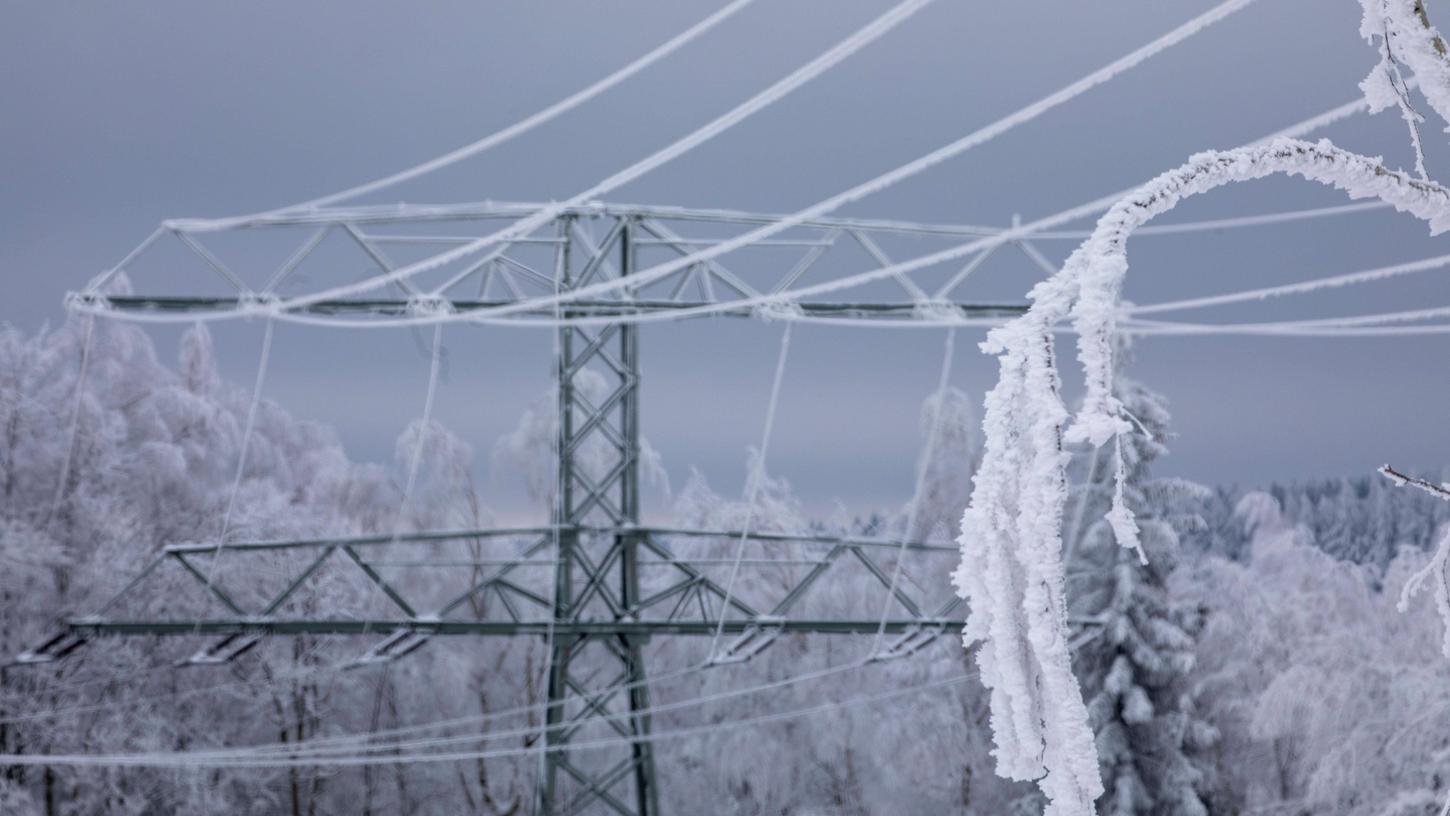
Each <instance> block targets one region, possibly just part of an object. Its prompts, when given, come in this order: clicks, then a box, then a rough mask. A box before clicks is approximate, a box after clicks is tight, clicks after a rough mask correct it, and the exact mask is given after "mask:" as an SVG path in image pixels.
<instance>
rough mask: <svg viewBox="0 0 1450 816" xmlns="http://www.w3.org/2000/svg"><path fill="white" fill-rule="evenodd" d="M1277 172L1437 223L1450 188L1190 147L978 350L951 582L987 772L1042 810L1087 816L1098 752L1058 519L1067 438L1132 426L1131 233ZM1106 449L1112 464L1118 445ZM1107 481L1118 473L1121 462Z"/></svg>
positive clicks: (1125, 525) (1128, 526) (1263, 149)
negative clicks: (984, 733)
mask: <svg viewBox="0 0 1450 816" xmlns="http://www.w3.org/2000/svg"><path fill="white" fill-rule="evenodd" d="M1276 173H1283V174H1287V175H1297V176H1302V177H1304V178H1306V179H1309V180H1312V181H1317V182H1319V183H1321V184H1325V185H1329V186H1332V187H1336V188H1339V189H1341V190H1344V191H1345V192H1347V193H1348V194H1349V195H1350V197H1351V198H1379V199H1381V200H1383V201H1385V202H1386V203H1388V204H1390V205H1392V206H1394V207H1395V208H1396V209H1399V210H1403V211H1406V212H1409V213H1411V214H1413V215H1415V216H1417V217H1419V218H1421V219H1423V220H1425V221H1428V222H1429V223H1430V227H1431V231H1432V232H1433V233H1438V232H1441V231H1444V230H1445V229H1447V228H1450V190H1446V189H1445V188H1443V187H1440V186H1439V185H1437V184H1433V183H1430V182H1427V181H1423V180H1418V179H1415V178H1412V177H1410V176H1408V175H1406V174H1403V173H1397V172H1394V171H1391V170H1387V169H1386V168H1385V167H1384V166H1383V165H1382V164H1381V163H1380V162H1379V160H1378V159H1371V158H1367V157H1364V156H1359V155H1356V154H1354V153H1349V152H1346V151H1343V150H1340V149H1339V148H1337V147H1335V146H1334V145H1332V144H1330V143H1329V142H1327V141H1325V142H1319V143H1318V144H1310V143H1307V142H1302V141H1296V140H1290V139H1280V140H1275V141H1273V142H1270V143H1267V144H1263V145H1257V146H1251V147H1244V148H1239V149H1237V150H1230V151H1222V152H1209V153H1201V154H1198V155H1195V156H1193V157H1192V158H1190V159H1189V161H1188V163H1187V164H1185V165H1183V166H1182V167H1179V168H1177V169H1175V170H1171V171H1169V172H1167V173H1164V174H1163V175H1161V176H1159V177H1158V178H1156V179H1154V180H1152V181H1150V182H1149V183H1148V184H1145V185H1144V186H1142V187H1141V188H1139V189H1138V190H1137V191H1135V192H1134V193H1132V194H1130V195H1129V196H1127V197H1126V198H1124V199H1122V200H1121V201H1119V202H1118V203H1117V204H1115V205H1114V206H1113V207H1112V208H1111V209H1109V210H1108V212H1107V213H1106V214H1105V215H1104V216H1103V217H1102V219H1101V220H1099V222H1098V224H1097V227H1096V228H1095V229H1094V231H1093V234H1092V235H1091V236H1090V237H1089V238H1088V239H1087V240H1086V241H1085V242H1084V243H1083V244H1082V245H1081V246H1080V247H1079V248H1078V249H1077V250H1076V251H1075V252H1074V253H1073V254H1072V256H1071V257H1069V258H1068V260H1067V262H1066V263H1065V264H1064V265H1063V267H1062V269H1061V270H1059V271H1058V272H1057V273H1056V274H1055V275H1053V276H1051V277H1050V278H1048V279H1047V280H1045V281H1043V282H1041V283H1039V284H1038V285H1037V286H1035V287H1034V288H1033V289H1032V292H1031V293H1030V294H1029V297H1030V298H1031V299H1032V301H1033V303H1032V306H1031V308H1030V309H1029V310H1028V311H1027V313H1026V314H1024V315H1022V316H1021V317H1019V318H1017V319H1016V320H1014V321H1012V322H1011V323H1008V324H1006V325H1004V326H1001V327H999V328H997V329H994V330H993V331H992V332H991V333H990V334H989V335H988V337H987V341H986V342H985V343H984V344H983V349H984V350H985V351H987V352H988V353H992V354H996V355H997V356H998V364H999V369H1000V374H999V379H998V382H997V385H996V386H995V387H994V388H993V389H992V391H991V392H990V393H988V395H987V399H986V411H985V415H984V418H983V428H984V430H985V449H984V456H983V460H982V464H981V466H980V468H979V470H978V471H977V475H976V477H975V478H974V484H975V487H974V490H973V494H972V500H971V504H970V506H969V507H968V508H967V511H966V513H965V514H964V515H963V518H962V536H961V538H960V539H959V540H960V543H961V546H962V562H961V566H960V567H959V569H958V570H957V572H956V574H955V576H954V581H955V583H956V586H957V589H958V591H959V593H960V594H961V596H962V597H963V598H965V599H966V600H967V601H968V602H969V605H970V612H969V615H968V618H967V625H966V628H965V631H964V633H963V638H964V641H965V642H966V643H967V644H968V645H971V644H974V643H977V642H980V643H981V649H980V651H979V652H978V655H977V660H978V662H979V664H980V666H981V670H982V672H981V675H982V681H983V683H984V685H986V686H987V687H988V688H989V689H990V690H991V725H992V731H993V735H994V739H995V741H996V748H995V750H994V754H995V756H996V758H997V763H998V773H1000V774H1001V775H1003V776H1006V777H1008V778H1012V779H1040V784H1041V787H1042V789H1043V792H1044V793H1046V795H1047V797H1048V799H1049V807H1048V811H1047V812H1048V814H1050V815H1051V816H1082V815H1083V814H1090V813H1092V807H1093V800H1094V799H1096V798H1097V796H1098V795H1100V793H1101V792H1102V781H1101V778H1100V775H1099V771H1098V758H1097V752H1096V749H1095V747H1094V742H1093V735H1092V731H1091V729H1090V728H1089V723H1088V718H1087V712H1086V707H1085V706H1084V704H1083V699H1082V692H1081V690H1080V688H1079V686H1078V683H1077V680H1076V678H1075V677H1074V676H1073V673H1072V668H1071V663H1070V657H1071V656H1070V654H1069V650H1068V631H1067V617H1066V612H1065V606H1066V602H1065V595H1066V593H1065V577H1064V569H1063V564H1062V538H1061V524H1062V512H1063V504H1064V501H1065V498H1066V466H1067V459H1068V456H1067V454H1066V453H1065V452H1064V451H1063V443H1064V442H1065V441H1068V442H1071V441H1085V442H1089V443H1091V444H1093V445H1101V444H1103V443H1104V442H1107V441H1109V440H1110V439H1113V438H1114V437H1115V436H1117V435H1118V434H1121V433H1123V432H1125V431H1130V430H1131V428H1132V423H1131V422H1130V420H1129V419H1128V418H1127V417H1126V415H1125V413H1124V411H1123V410H1122V406H1121V405H1120V404H1119V403H1118V400H1117V399H1116V398H1115V397H1114V396H1113V336H1114V331H1115V328H1116V321H1117V318H1118V314H1119V311H1120V305H1119V295H1120V292H1121V289H1122V282H1123V277H1124V275H1125V274H1126V273H1127V269H1128V260H1127V250H1126V246H1127V240H1128V237H1129V236H1131V235H1132V233H1133V231H1134V230H1135V229H1137V228H1138V227H1140V226H1142V225H1143V224H1145V223H1147V222H1148V221H1150V220H1152V219H1153V218H1154V217H1155V216H1157V215H1159V214H1161V213H1164V212H1167V211H1169V210H1171V209H1173V207H1175V206H1177V204H1178V203H1179V202H1180V201H1182V200H1183V199H1185V198H1187V197H1189V196H1192V195H1197V194H1199V193H1204V192H1208V191H1210V190H1213V189H1215V188H1217V187H1220V186H1223V185H1225V184H1228V183H1230V182H1235V181H1248V180H1251V179H1257V178H1262V177H1264V176H1268V175H1272V174H1276ZM1067 319H1071V320H1072V321H1073V325H1074V328H1075V329H1076V331H1077V333H1078V358H1079V360H1080V361H1081V363H1082V365H1083V368H1084V370H1085V373H1086V385H1087V393H1086V396H1085V397H1084V400H1083V407H1082V410H1081V411H1080V412H1079V414H1078V415H1077V417H1076V418H1075V420H1074V421H1073V423H1072V425H1071V427H1069V428H1068V429H1067V430H1066V431H1065V432H1064V430H1063V428H1064V425H1065V423H1066V422H1067V419H1068V413H1067V410H1066V408H1065V407H1064V405H1063V402H1062V399H1061V397H1060V395H1059V379H1058V374H1057V368H1056V365H1055V362H1054V359H1053V357H1054V349H1053V331H1054V329H1055V327H1056V326H1057V325H1058V324H1059V323H1060V322H1061V321H1063V320H1067ZM1119 455H1121V453H1120V451H1119ZM1119 473H1121V469H1119ZM1120 508H1121V502H1120V501H1115V507H1114V508H1113V510H1112V512H1110V514H1109V519H1110V521H1111V522H1112V525H1113V528H1114V532H1115V534H1116V535H1117V538H1118V541H1119V543H1120V544H1122V545H1124V546H1130V547H1131V546H1134V545H1135V544H1136V542H1137V527H1136V523H1135V522H1134V520H1133V517H1132V514H1131V513H1129V512H1127V511H1126V509H1120Z"/></svg>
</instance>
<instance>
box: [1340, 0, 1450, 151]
mask: <svg viewBox="0 0 1450 816" xmlns="http://www.w3.org/2000/svg"><path fill="white" fill-rule="evenodd" d="M1360 5H1361V6H1362V7H1363V9H1364V16H1363V18H1361V20H1360V25H1359V33H1360V36H1362V37H1364V38H1365V40H1367V41H1368V42H1371V43H1373V42H1374V41H1375V40H1379V46H1380V61H1379V64H1378V65H1376V66H1375V67H1374V70H1372V71H1370V73H1369V76H1367V77H1365V79H1364V81H1363V82H1361V83H1360V86H1359V87H1360V89H1361V90H1363V91H1364V95H1365V99H1366V100H1368V101H1369V108H1370V112H1371V113H1378V112H1379V111H1382V110H1385V109H1386V108H1389V107H1392V106H1396V105H1402V106H1407V105H1408V100H1407V99H1406V94H1407V93H1408V89H1407V88H1406V87H1405V86H1404V84H1403V81H1402V80H1401V78H1400V70H1399V65H1400V64H1401V63H1403V64H1404V65H1406V66H1408V67H1409V69H1410V71H1411V72H1412V73H1414V75H1415V78H1416V79H1417V80H1419V82H1420V93H1422V94H1424V95H1425V99H1426V101H1428V102H1429V103H1430V107H1432V108H1434V109H1435V112H1436V113H1438V114H1440V118H1441V119H1444V120H1445V121H1446V122H1447V123H1450V60H1447V58H1446V50H1445V49H1446V46H1445V41H1444V39H1442V38H1441V37H1440V32H1438V31H1436V30H1435V27H1434V26H1433V25H1431V24H1430V19H1429V17H1427V16H1426V14H1425V8H1424V5H1423V0H1360Z"/></svg>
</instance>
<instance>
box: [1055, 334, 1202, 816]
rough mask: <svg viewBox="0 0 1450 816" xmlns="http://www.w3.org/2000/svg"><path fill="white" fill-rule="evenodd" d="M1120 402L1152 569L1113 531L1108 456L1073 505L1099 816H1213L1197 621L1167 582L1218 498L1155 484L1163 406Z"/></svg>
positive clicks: (1133, 505) (1129, 482) (1086, 467)
mask: <svg viewBox="0 0 1450 816" xmlns="http://www.w3.org/2000/svg"><path fill="white" fill-rule="evenodd" d="M1119 359H1120V360H1121V359H1122V355H1121V353H1120V357H1119ZM1115 393H1116V396H1117V398H1118V399H1119V401H1120V402H1121V403H1122V405H1123V407H1124V408H1125V410H1126V412H1127V413H1128V414H1129V415H1131V416H1132V417H1134V419H1135V423H1136V429H1135V430H1136V432H1135V433H1132V434H1129V435H1126V436H1124V437H1123V438H1122V446H1123V451H1122V461H1123V467H1124V470H1125V473H1124V476H1125V478H1124V479H1123V482H1122V489H1123V491H1124V497H1123V498H1124V502H1125V505H1126V506H1127V508H1128V509H1129V510H1130V511H1132V513H1133V514H1134V517H1135V518H1136V520H1137V523H1138V529H1139V531H1140V532H1139V543H1140V546H1141V547H1142V549H1143V553H1144V555H1146V557H1147V561H1146V563H1144V562H1142V561H1140V560H1139V559H1138V557H1137V556H1136V554H1135V553H1134V552H1133V551H1131V550H1128V549H1125V548H1123V547H1120V546H1118V543H1117V541H1116V540H1115V537H1114V533H1113V530H1112V528H1111V525H1110V524H1109V523H1108V522H1107V520H1106V516H1107V514H1108V512H1109V511H1110V509H1111V507H1112V503H1113V497H1114V492H1115V490H1116V485H1115V480H1114V478H1113V475H1114V474H1113V472H1112V469H1111V468H1109V467H1107V466H1106V464H1105V463H1106V460H1107V457H1104V456H1102V455H1101V451H1100V449H1090V450H1085V451H1082V452H1080V454H1079V456H1078V457H1077V459H1078V461H1077V463H1076V464H1077V465H1078V469H1080V471H1081V475H1080V479H1081V480H1082V481H1081V483H1080V484H1078V485H1077V486H1076V487H1075V488H1074V489H1073V492H1072V494H1071V496H1070V498H1069V501H1068V507H1067V513H1066V519H1068V521H1067V524H1068V529H1067V530H1065V532H1064V538H1065V541H1066V543H1067V546H1068V547H1069V552H1070V553H1071V555H1070V557H1069V558H1068V561H1067V567H1068V575H1069V581H1070V584H1069V594H1068V597H1069V602H1070V603H1071V608H1072V610H1073V612H1074V616H1075V617H1076V618H1077V619H1078V620H1079V621H1082V622H1083V623H1084V624H1085V625H1086V627H1087V629H1086V631H1085V632H1084V634H1082V635H1081V636H1080V639H1079V641H1078V648H1077V650H1076V651H1075V653H1074V656H1073V668H1074V671H1076V673H1077V675H1078V678H1079V679H1080V681H1081V682H1082V684H1083V691H1084V694H1085V696H1086V699H1087V707H1088V715H1089V717H1090V718H1091V721H1092V726H1093V732H1094V734H1095V735H1096V738H1097V740H1096V741H1097V748H1098V758H1099V762H1100V763H1101V766H1102V774H1103V785H1104V788H1105V792H1104V793H1103V797H1102V798H1101V799H1100V800H1099V804H1098V812H1099V813H1101V814H1112V816H1129V815H1130V814H1149V813H1152V814H1164V816H1201V814H1206V813H1207V812H1208V811H1207V809H1206V806H1205V804H1204V799H1205V795H1206V791H1207V790H1208V788H1209V780H1208V779H1207V777H1206V774H1205V766H1206V765H1207V764H1208V763H1207V762H1206V761H1205V760H1204V752H1205V751H1206V750H1207V749H1208V748H1210V747H1211V746H1212V743H1213V741H1214V739H1215V737H1216V732H1215V731H1214V729H1213V728H1212V726H1210V725H1209V724H1208V723H1206V722H1205V721H1203V720H1202V719H1200V718H1199V716H1198V715H1197V713H1196V712H1195V710H1194V704H1193V700H1192V695H1191V694H1190V686H1189V682H1188V679H1189V677H1190V676H1191V673H1192V670H1193V666H1194V631H1195V629H1196V626H1197V621H1196V617H1197V616H1196V611H1195V610H1193V609H1191V608H1189V607H1188V606H1187V605H1185V604H1184V603H1183V602H1182V601H1180V600H1178V599H1176V598H1174V597H1173V596H1172V595H1171V594H1170V593H1169V591H1168V589H1167V576H1168V575H1169V574H1170V573H1171V571H1172V570H1173V569H1174V567H1175V566H1176V565H1177V563H1178V561H1179V532H1180V531H1181V530H1183V529H1185V528H1186V527H1187V526H1189V525H1192V524H1194V523H1196V522H1200V520H1199V519H1198V518H1197V516H1196V514H1195V513H1193V509H1194V507H1193V506H1194V505H1195V504H1197V503H1199V502H1200V501H1201V500H1202V499H1203V498H1205V495H1206V493H1207V491H1206V490H1204V489H1203V488H1200V487H1198V486H1197V485H1193V484H1190V483H1187V482H1183V481H1182V480H1176V479H1154V478H1153V477H1152V474H1151V472H1150V471H1151V466H1152V463H1153V462H1154V460H1156V459H1157V458H1158V457H1160V456H1161V455H1163V453H1165V452H1166V447H1165V445H1164V443H1165V440H1166V439H1167V435H1168V421H1169V415H1168V411H1167V408H1166V406H1165V404H1164V402H1163V399H1162V398H1161V397H1160V396H1159V395H1157V394H1155V393H1154V392H1152V391H1150V390H1149V389H1147V388H1145V387H1144V386H1142V385H1140V384H1139V383H1137V382H1134V381H1132V380H1129V379H1127V378H1125V377H1119V378H1118V379H1117V381H1116V384H1115Z"/></svg>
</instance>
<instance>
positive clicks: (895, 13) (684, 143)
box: [276, 0, 1249, 310]
mask: <svg viewBox="0 0 1450 816" xmlns="http://www.w3.org/2000/svg"><path fill="white" fill-rule="evenodd" d="M1236 1H1237V2H1248V1H1249V0H1236ZM930 2H932V0H902V1H901V2H900V3H898V4H897V5H895V6H893V7H892V8H891V9H889V10H887V11H886V12H885V13H884V14H882V15H881V16H879V17H877V18H876V19H874V20H872V21H871V22H870V23H867V24H866V25H865V26H863V27H862V28H860V29H858V30H857V31H856V32H854V33H852V34H851V35H850V36H848V37H846V39H844V40H842V41H841V42H839V43H837V44H836V45H834V46H832V47H831V48H829V49H827V50H826V51H825V52H823V53H821V54H820V55H818V56H817V57H815V58H814V59H812V60H810V61H809V62H807V63H806V64H805V65H802V66H801V67H800V68H797V69H796V70H795V71H792V72H791V73H790V74H788V75H787V76H785V77H784V78H783V79H781V80H779V81H777V82H776V83H775V84H773V85H771V86H770V87H768V88H766V89H765V90H763V91H761V92H759V93H757V94H756V95H754V96H752V97H751V98H750V99H747V100H746V101H745V102H742V103H741V104H739V105H737V106H736V107H734V108H732V109H731V110H729V111H728V112H726V113H724V114H722V115H721V116H719V117H717V118H715V119H714V120H713V121H711V122H709V123H707V124H705V125H703V126H702V127H700V128H697V129H696V130H694V131H692V132H691V133H689V134H688V135H686V136H684V137H682V138H680V139H678V140H676V141H675V142H673V143H671V144H670V145H668V146H666V147H664V148H661V149H660V150H657V151H655V152H654V153H652V154H650V155H649V156H646V157H645V158H643V159H641V160H639V161H638V162H635V163H634V164H632V165H630V166H629V167H626V168H624V169H623V170H620V171H619V172H617V173H614V174H613V175H611V176H609V177H608V178H605V179H604V180H602V181H600V182H598V183H597V184H595V185H593V186H592V187H590V188H588V189H587V190H584V191H582V192H580V193H577V194H575V195H573V196H571V197H569V198H568V199H566V200H564V201H561V202H556V203H553V204H550V205H548V206H546V207H544V208H543V209H542V210H540V211H538V212H536V213H534V214H533V215H531V216H528V217H526V218H524V219H522V220H520V221H518V222H515V223H514V224H512V225H510V226H508V227H506V228H504V229H502V230H499V231H497V232H495V233H493V234H491V235H485V236H483V237H482V238H479V239H477V240H474V241H471V242H469V243H467V244H464V245H463V246H460V247H457V248H455V249H452V250H449V251H448V252H444V253H441V254H439V255H435V256H433V257H431V258H427V259H424V260H422V261H418V262H416V263H412V264H409V265H407V266H404V267H401V268H399V269H396V270H393V271H391V272H387V273H385V274H382V275H377V276H375V277H372V278H369V279H367V280H363V281H359V282H357V283H353V284H347V285H344V286H336V287H332V288H330V289H327V290H324V291H321V292H314V293H311V294H308V295H302V296H298V297H295V298H291V299H289V300H286V301H283V302H282V303H280V304H278V305H277V307H276V308H278V309H281V310H288V309H295V308H299V307H301V306H306V305H308V304H311V303H317V302H319V301H323V300H328V299H331V298H338V297H345V296H347V295H353V294H358V293H360V292H366V291H369V290H372V289H377V288H379V287H381V286H386V285H387V284H390V283H393V282H395V281H403V280H407V279H409V278H411V277H414V276H416V275H419V274H421V273H424V272H427V271H429V270H432V269H437V268H439V267H442V266H444V265H447V264H449V263H452V262H453V261H456V260H459V259H462V258H466V257H468V256H470V255H474V254H476V253H478V252H479V251H480V250H483V249H486V248H488V247H491V246H496V245H498V244H500V243H504V242H506V241H508V240H510V239H512V238H517V237H520V236H523V235H527V234H529V233H530V232H532V231H533V230H535V229H537V228H538V227H540V226H543V225H544V224H546V223H548V222H549V221H551V220H553V219H554V217H555V216H557V215H559V214H560V213H562V212H564V211H565V210H568V209H571V208H573V207H578V206H580V205H582V204H585V203H588V202H590V201H593V200H595V199H597V198H599V197H600V196H603V195H608V194H609V192H610V191H612V190H615V189H617V188H619V187H622V186H624V185H625V184H628V183H629V182H631V181H634V180H635V179H637V178H640V177H641V176H643V175H645V174H647V173H649V172H650V171H652V170H654V169H655V168H657V167H660V166H661V165H664V164H666V163H668V162H670V161H673V160H674V159H676V158H679V157H680V156H682V155H684V154H686V153H688V152H690V151H691V150H694V149H695V148H696V147H699V146H700V145H702V144H705V143H706V142H708V141H710V140H711V139H714V138H715V137H716V136H719V135H720V134H721V133H724V132H725V131H727V130H729V129H730V128H732V127H734V126H735V125H737V124H739V123H741V122H743V121H745V120H746V119H749V118H750V117H751V116H754V115H755V114H756V113H758V112H760V111H762V110H764V109H765V108H767V107H769V106H770V105H773V104H775V103H776V102H778V101H780V100H781V99H783V98H784V97H785V96H786V95H788V94H790V93H791V92H793V91H795V90H796V89H798V88H800V87H801V86H802V85H805V84H806V83H807V82H810V81H811V80H813V79H815V78H816V77H819V76H820V75H822V74H824V73H825V72H827V71H829V70H830V69H831V68H833V67H835V66H836V65H837V64H839V63H840V62H841V61H843V60H845V59H846V58H848V57H850V56H851V55H853V54H855V53H856V52H858V51H860V50H861V49H862V48H865V47H866V46H867V45H870V44H871V43H872V42H875V41H876V40H877V39H880V38H881V37H882V36H883V35H885V34H886V33H887V32H889V31H891V30H892V29H893V28H895V27H896V26H898V25H900V24H901V23H903V22H905V21H906V20H908V19H910V18H911V17H912V16H913V15H914V14H916V13H917V12H918V11H920V10H921V9H922V8H924V7H925V6H926V5H927V4H929V3H930ZM583 288H587V287H581V289H580V290H575V291H576V292H578V291H582V289H583ZM575 296H576V295H575V294H574V293H570V295H569V296H568V297H575ZM560 297H563V296H562V295H561V296H560ZM537 305H541V306H547V305H549V304H548V301H547V300H541V301H540V302H539V303H538V304H537Z"/></svg>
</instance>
